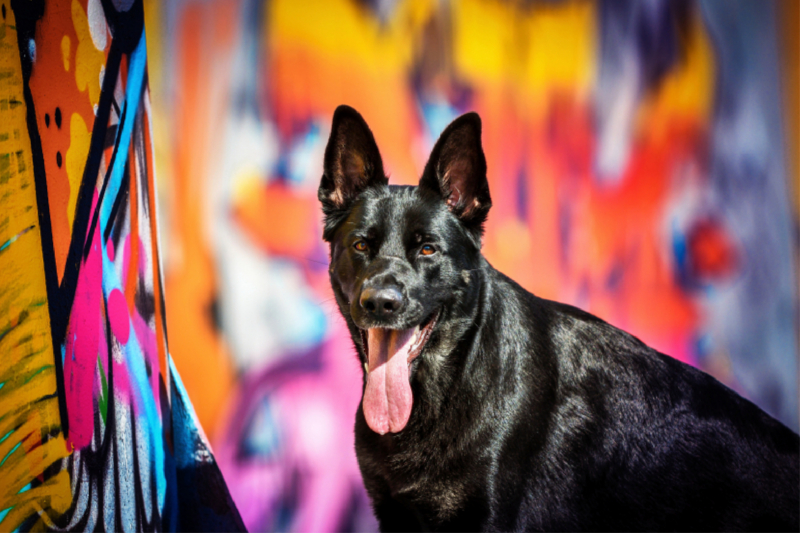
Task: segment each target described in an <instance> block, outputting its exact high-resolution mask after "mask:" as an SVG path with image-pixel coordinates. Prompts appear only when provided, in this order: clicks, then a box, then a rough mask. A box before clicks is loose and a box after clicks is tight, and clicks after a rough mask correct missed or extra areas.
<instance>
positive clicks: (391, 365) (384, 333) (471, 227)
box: [319, 106, 491, 434]
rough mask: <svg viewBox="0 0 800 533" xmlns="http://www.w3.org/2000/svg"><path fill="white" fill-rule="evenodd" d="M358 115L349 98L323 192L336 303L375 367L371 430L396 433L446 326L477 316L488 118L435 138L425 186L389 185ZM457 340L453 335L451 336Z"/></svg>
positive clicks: (329, 154) (368, 399)
mask: <svg viewBox="0 0 800 533" xmlns="http://www.w3.org/2000/svg"><path fill="white" fill-rule="evenodd" d="M388 183H389V180H388V178H387V177H386V174H385V173H384V170H383V162H382V160H381V156H380V153H379V151H378V147H377V145H376V144H375V139H374V137H373V135H372V132H371V131H370V129H369V127H368V126H367V124H366V122H365V121H364V119H363V118H362V117H361V115H359V114H358V112H356V111H355V110H354V109H352V108H350V107H347V106H340V107H339V108H338V109H336V112H335V113H334V115H333V125H332V129H331V136H330V139H329V140H328V146H327V148H326V150H325V162H324V174H323V176H322V181H321V183H320V187H319V200H320V202H322V209H323V213H324V215H325V221H324V224H325V227H324V231H323V237H324V239H325V240H326V241H328V242H329V243H330V247H331V263H330V277H331V284H332V287H333V291H334V294H335V295H336V299H337V302H338V304H339V309H340V310H341V312H342V315H343V316H344V318H345V320H346V321H347V324H348V326H349V328H350V332H351V334H352V336H353V342H354V343H355V345H356V348H357V350H358V352H359V356H360V357H361V361H362V363H363V365H364V368H365V371H366V379H365V388H364V397H363V401H362V407H363V411H364V417H365V419H366V421H367V424H368V425H369V427H370V428H371V429H372V430H373V431H375V432H377V433H379V434H385V433H387V432H391V433H396V432H398V431H401V430H402V429H403V428H404V427H405V426H406V424H407V423H408V420H409V417H410V416H411V411H412V407H413V402H414V398H413V393H412V389H411V385H410V383H411V381H412V380H413V379H414V375H415V371H416V369H417V367H418V365H419V364H420V362H421V361H423V360H424V359H425V358H426V357H428V356H429V355H430V353H431V352H434V351H435V350H436V347H437V346H439V347H442V346H443V345H444V344H446V342H444V341H445V340H446V339H445V338H444V337H446V336H447V335H446V333H445V332H447V331H448V330H447V328H448V325H449V326H450V330H452V329H453V326H452V324H454V323H457V322H458V320H459V317H463V316H464V315H465V314H468V313H467V312H466V311H465V309H463V307H465V302H467V301H468V300H470V299H469V298H466V295H468V294H473V295H474V294H475V293H476V289H475V285H476V284H475V282H474V279H475V278H476V275H475V274H476V270H477V269H478V268H479V266H480V264H481V256H480V245H481V235H482V233H483V223H484V221H485V220H486V215H487V214H488V212H489V208H490V207H491V198H490V196H489V186H488V182H487V180H486V159H485V158H484V155H483V150H482V148H481V121H480V118H479V117H478V115H477V114H475V113H468V114H466V115H463V116H461V117H459V118H457V119H456V120H455V121H453V123H452V124H450V125H449V126H448V127H447V128H446V129H445V131H444V132H443V133H442V135H441V137H440V138H439V140H438V141H437V143H436V145H435V147H434V148H433V151H432V152H431V156H430V159H429V161H428V163H427V165H426V166H425V170H424V171H423V174H422V178H421V179H420V181H419V186H417V187H402V186H390V185H389V184H388ZM449 336H450V338H451V339H452V337H453V335H452V332H451V334H450V335H449Z"/></svg>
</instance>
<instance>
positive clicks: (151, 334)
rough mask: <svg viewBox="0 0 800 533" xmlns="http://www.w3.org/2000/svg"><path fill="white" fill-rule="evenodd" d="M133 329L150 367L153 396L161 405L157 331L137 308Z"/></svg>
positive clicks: (146, 362) (157, 403) (134, 314)
mask: <svg viewBox="0 0 800 533" xmlns="http://www.w3.org/2000/svg"><path fill="white" fill-rule="evenodd" d="M133 331H134V333H135V335H136V339H137V340H138V341H139V346H140V347H141V349H142V355H143V356H144V361H145V364H146V365H148V366H149V367H150V374H149V381H150V388H151V389H152V392H153V398H154V399H155V400H156V406H159V405H161V403H160V401H159V382H160V381H161V379H162V376H161V368H160V367H159V363H158V346H157V344H156V333H155V331H153V330H152V329H151V328H150V326H149V325H148V324H147V322H145V321H144V318H142V315H140V314H139V313H138V312H137V311H135V310H134V313H133ZM159 411H160V410H159Z"/></svg>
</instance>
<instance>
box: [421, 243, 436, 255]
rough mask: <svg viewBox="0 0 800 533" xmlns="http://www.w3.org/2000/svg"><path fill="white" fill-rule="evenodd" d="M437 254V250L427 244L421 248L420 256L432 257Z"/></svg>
mask: <svg viewBox="0 0 800 533" xmlns="http://www.w3.org/2000/svg"><path fill="white" fill-rule="evenodd" d="M434 253H436V248H434V247H433V246H431V245H430V244H426V245H425V246H423V247H422V248H420V251H419V255H431V254H434Z"/></svg>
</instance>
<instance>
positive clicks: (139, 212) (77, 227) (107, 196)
mask: <svg viewBox="0 0 800 533" xmlns="http://www.w3.org/2000/svg"><path fill="white" fill-rule="evenodd" d="M0 11H1V12H2V21H0V47H1V48H2V49H1V50H0V206H1V207H0V272H2V277H1V278H0V530H2V531H14V530H45V529H52V530H64V529H70V530H96V529H97V530H107V531H122V530H126V531H127V530H156V529H158V530H162V529H163V530H175V529H179V528H180V529H190V530H199V529H208V528H220V527H222V528H227V529H243V527H244V526H243V524H242V522H241V519H240V517H239V514H238V512H237V511H236V507H235V505H234V504H233V503H232V501H231V499H230V496H229V494H228V491H227V488H226V486H225V483H224V481H223V479H222V477H221V475H220V473H219V469H218V468H217V466H216V462H215V460H214V458H213V456H212V455H211V452H210V448H209V446H208V443H207V441H206V438H205V436H204V433H203V431H202V429H201V428H200V426H199V423H198V421H197V419H196V416H195V415H194V411H193V409H192V406H191V404H190V403H189V400H188V397H187V395H186V392H185V390H184V389H183V385H182V384H181V381H180V378H179V376H178V374H177V372H176V371H175V369H174V366H173V365H172V362H171V359H170V355H169V352H168V345H167V332H166V320H165V298H164V291H163V283H162V281H161V268H160V261H161V257H160V253H161V252H160V249H161V248H160V242H159V238H158V231H157V224H156V191H155V168H154V163H153V143H152V137H153V136H152V130H153V127H152V109H151V107H150V96H149V89H148V80H147V77H148V73H147V47H146V40H145V34H144V24H143V22H144V16H143V8H142V4H141V2H136V1H101V0H88V1H87V0H38V1H36V0H34V1H31V0H11V1H9V0H0Z"/></svg>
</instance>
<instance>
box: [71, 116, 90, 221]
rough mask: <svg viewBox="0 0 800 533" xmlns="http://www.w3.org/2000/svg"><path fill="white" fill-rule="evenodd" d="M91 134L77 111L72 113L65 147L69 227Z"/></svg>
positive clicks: (87, 155)
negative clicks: (67, 146) (67, 145)
mask: <svg viewBox="0 0 800 533" xmlns="http://www.w3.org/2000/svg"><path fill="white" fill-rule="evenodd" d="M91 142H92V135H91V132H90V131H89V129H88V128H87V127H86V123H85V122H84V121H83V118H82V117H81V116H80V114H78V113H73V114H72V117H71V118H70V121H69V148H67V161H66V163H67V178H68V179H69V203H68V204H67V219H68V220H69V227H70V228H71V227H72V222H73V220H74V219H75V205H76V204H77V202H78V189H79V188H80V185H81V180H82V179H83V170H84V167H85V165H86V159H87V158H88V157H89V147H90V145H91Z"/></svg>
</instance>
